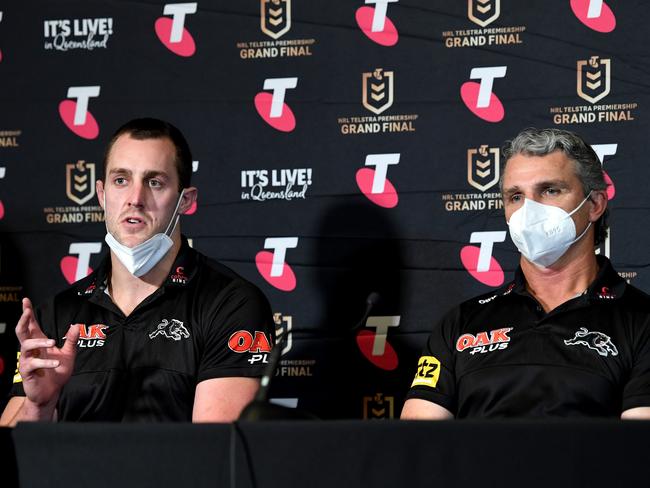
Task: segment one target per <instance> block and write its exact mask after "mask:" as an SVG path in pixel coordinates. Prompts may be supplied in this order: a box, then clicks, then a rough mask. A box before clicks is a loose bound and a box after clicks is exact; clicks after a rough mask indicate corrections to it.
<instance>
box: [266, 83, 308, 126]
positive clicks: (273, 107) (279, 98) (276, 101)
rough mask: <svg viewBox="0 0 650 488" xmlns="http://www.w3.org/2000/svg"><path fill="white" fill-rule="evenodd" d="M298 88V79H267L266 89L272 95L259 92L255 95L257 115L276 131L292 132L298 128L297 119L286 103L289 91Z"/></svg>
mask: <svg viewBox="0 0 650 488" xmlns="http://www.w3.org/2000/svg"><path fill="white" fill-rule="evenodd" d="M296 86H298V78H267V79H266V80H264V89H265V90H273V91H272V93H267V92H259V93H258V94H257V95H255V108H256V109H257V113H258V114H259V115H260V117H262V119H264V122H266V123H267V124H269V125H270V126H271V127H273V128H274V129H277V130H279V131H282V132H291V131H292V130H293V129H295V128H296V117H295V116H294V115H293V112H292V111H291V108H289V105H287V104H286V103H284V96H285V94H286V92H287V90H290V89H293V88H295V87H296Z"/></svg>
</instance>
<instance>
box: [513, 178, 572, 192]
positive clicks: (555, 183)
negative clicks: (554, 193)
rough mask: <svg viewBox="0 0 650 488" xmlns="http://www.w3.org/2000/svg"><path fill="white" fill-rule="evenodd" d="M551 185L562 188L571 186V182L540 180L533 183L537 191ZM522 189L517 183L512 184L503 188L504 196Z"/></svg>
mask: <svg viewBox="0 0 650 488" xmlns="http://www.w3.org/2000/svg"><path fill="white" fill-rule="evenodd" d="M550 186H555V187H558V188H562V189H565V188H569V184H568V183H567V182H566V181H564V180H545V181H539V182H537V183H535V184H534V185H533V188H534V189H535V190H536V191H540V190H543V189H544V188H548V187H550ZM520 191H521V188H520V187H519V186H517V185H515V186H511V187H510V188H505V189H504V190H503V196H507V195H512V194H513V193H517V192H520Z"/></svg>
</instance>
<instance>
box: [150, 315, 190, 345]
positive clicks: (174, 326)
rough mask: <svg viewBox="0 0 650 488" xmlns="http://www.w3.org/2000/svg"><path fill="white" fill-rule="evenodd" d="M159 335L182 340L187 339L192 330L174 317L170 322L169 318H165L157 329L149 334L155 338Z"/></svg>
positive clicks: (151, 337)
mask: <svg viewBox="0 0 650 488" xmlns="http://www.w3.org/2000/svg"><path fill="white" fill-rule="evenodd" d="M159 335H163V336H165V337H166V338H167V339H173V340H175V341H180V340H181V339H187V338H188V337H189V336H190V332H189V331H188V330H187V328H186V327H185V326H184V325H183V322H181V321H180V320H176V319H172V321H171V322H169V321H168V320H167V319H163V320H162V322H160V323H159V324H158V326H157V327H156V330H154V331H153V332H152V333H151V334H149V339H154V338H155V337H157V336H159Z"/></svg>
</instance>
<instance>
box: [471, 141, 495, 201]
mask: <svg viewBox="0 0 650 488" xmlns="http://www.w3.org/2000/svg"><path fill="white" fill-rule="evenodd" d="M499 175H500V169H499V148H498V147H497V148H493V147H488V146H487V145H486V144H483V145H482V146H480V147H479V148H478V149H469V150H468V151H467V182H468V183H469V184H470V185H472V186H473V187H474V188H476V189H477V190H479V191H485V190H487V189H489V188H492V187H493V186H494V185H496V184H497V183H498V182H499Z"/></svg>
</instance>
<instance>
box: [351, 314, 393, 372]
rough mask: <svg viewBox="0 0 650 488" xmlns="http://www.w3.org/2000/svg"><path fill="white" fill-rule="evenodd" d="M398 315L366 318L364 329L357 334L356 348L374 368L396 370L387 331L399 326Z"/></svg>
mask: <svg viewBox="0 0 650 488" xmlns="http://www.w3.org/2000/svg"><path fill="white" fill-rule="evenodd" d="M399 322H400V316H399V315H388V316H377V317H372V316H371V317H368V319H367V320H366V327H367V328H370V329H375V331H370V330H366V329H364V330H360V331H359V332H358V333H357V346H359V350H360V351H361V353H362V354H363V356H364V357H365V358H366V359H367V360H368V361H370V362H371V363H372V364H374V365H375V366H376V367H378V368H380V369H383V370H385V371H392V370H394V369H396V368H397V366H398V364H399V360H398V357H397V353H396V352H395V349H393V346H391V345H390V343H389V342H388V340H387V338H388V331H389V329H392V328H395V327H398V326H399Z"/></svg>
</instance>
